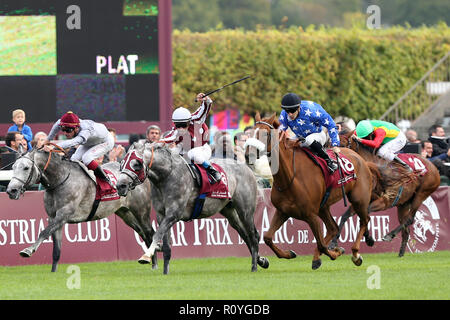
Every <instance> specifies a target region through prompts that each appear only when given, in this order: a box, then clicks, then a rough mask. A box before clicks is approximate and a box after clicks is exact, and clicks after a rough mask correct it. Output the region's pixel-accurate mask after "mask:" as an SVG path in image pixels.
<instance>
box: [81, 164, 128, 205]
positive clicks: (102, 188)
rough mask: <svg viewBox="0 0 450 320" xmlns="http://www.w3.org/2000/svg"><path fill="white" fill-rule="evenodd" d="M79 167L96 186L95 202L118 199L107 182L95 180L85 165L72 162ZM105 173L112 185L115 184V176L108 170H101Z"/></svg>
mask: <svg viewBox="0 0 450 320" xmlns="http://www.w3.org/2000/svg"><path fill="white" fill-rule="evenodd" d="M74 162H76V163H78V164H79V165H80V167H81V168H82V169H83V171H84V172H85V173H86V174H87V176H88V177H89V178H91V179H92V181H94V182H95V186H96V193H95V200H96V201H100V202H101V201H111V200H118V199H120V196H119V193H118V192H117V189H116V188H112V187H111V186H110V185H109V183H108V182H106V181H103V180H101V179H99V178H97V177H96V176H95V175H94V173H93V171H91V170H89V169H88V168H87V167H86V165H85V164H84V163H83V162H81V161H74ZM103 170H104V171H105V173H106V174H107V175H108V177H109V179H110V180H111V181H112V183H113V184H114V185H116V184H117V178H116V176H115V175H114V174H113V173H112V172H111V171H109V170H106V169H103Z"/></svg>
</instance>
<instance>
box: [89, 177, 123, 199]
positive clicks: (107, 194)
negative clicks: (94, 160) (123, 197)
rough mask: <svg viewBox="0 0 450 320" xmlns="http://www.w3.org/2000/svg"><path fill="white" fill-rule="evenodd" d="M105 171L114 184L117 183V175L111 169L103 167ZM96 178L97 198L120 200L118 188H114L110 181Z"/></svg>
mask: <svg viewBox="0 0 450 320" xmlns="http://www.w3.org/2000/svg"><path fill="white" fill-rule="evenodd" d="M103 171H105V173H106V174H107V175H108V177H109V179H110V180H111V181H112V183H113V184H114V185H116V184H117V179H116V176H115V175H114V174H113V173H112V172H111V171H109V170H106V169H103ZM95 178H96V180H97V181H96V182H97V186H96V190H97V192H96V194H95V200H100V201H111V200H118V199H120V196H119V193H118V192H117V189H116V188H113V187H111V186H110V185H109V183H108V182H106V181H104V180H102V179H99V178H98V177H95Z"/></svg>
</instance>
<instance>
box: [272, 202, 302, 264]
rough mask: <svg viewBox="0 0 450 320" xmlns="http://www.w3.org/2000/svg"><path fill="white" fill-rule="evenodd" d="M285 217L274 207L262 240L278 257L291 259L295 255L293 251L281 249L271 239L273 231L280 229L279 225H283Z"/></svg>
mask: <svg viewBox="0 0 450 320" xmlns="http://www.w3.org/2000/svg"><path fill="white" fill-rule="evenodd" d="M287 219H288V217H287V216H286V215H284V214H283V213H282V212H281V211H279V210H278V209H276V210H275V214H274V215H273V218H272V221H270V227H269V230H267V232H266V233H264V242H265V243H266V245H268V246H269V248H270V249H272V251H273V252H274V253H275V254H276V255H277V257H278V258H285V259H292V258H295V257H296V256H297V254H296V253H295V252H294V251H292V250H289V251H286V250H281V249H280V248H278V247H277V246H276V245H275V244H274V243H273V241H272V239H273V235H274V234H275V232H276V231H277V230H278V229H280V227H281V226H282V225H283V223H285V222H286V220H287Z"/></svg>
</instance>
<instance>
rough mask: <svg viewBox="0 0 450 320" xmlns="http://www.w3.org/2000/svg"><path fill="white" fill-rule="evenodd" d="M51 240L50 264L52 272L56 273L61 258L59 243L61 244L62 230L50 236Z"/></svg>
mask: <svg viewBox="0 0 450 320" xmlns="http://www.w3.org/2000/svg"><path fill="white" fill-rule="evenodd" d="M52 240H53V262H52V272H56V269H57V267H58V261H59V258H60V257H61V242H62V228H60V229H58V230H56V231H55V232H54V233H53V234H52Z"/></svg>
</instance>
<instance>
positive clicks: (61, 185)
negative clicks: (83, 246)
mask: <svg viewBox="0 0 450 320" xmlns="http://www.w3.org/2000/svg"><path fill="white" fill-rule="evenodd" d="M103 168H105V169H107V170H109V171H111V172H112V173H113V174H114V175H115V176H118V174H119V163H117V162H115V163H114V162H112V163H107V164H105V165H104V166H103ZM39 182H41V183H42V185H43V186H44V187H45V193H44V207H45V211H46V212H47V214H48V217H49V219H48V226H47V227H46V228H45V229H44V230H43V231H42V232H41V233H40V234H39V237H38V239H37V241H36V242H35V243H34V244H33V245H31V246H30V247H28V248H26V249H24V250H22V251H21V252H20V255H21V256H22V257H30V256H31V255H32V254H33V253H34V252H35V251H36V250H37V249H38V247H39V246H40V245H41V243H42V242H43V241H44V240H46V239H47V238H48V237H49V236H52V239H53V264H52V272H55V271H56V268H57V264H58V261H59V258H60V251H61V240H62V227H63V226H64V224H66V223H80V222H85V221H87V220H97V219H102V218H105V217H107V216H109V215H110V214H111V213H116V214H117V215H118V216H119V217H121V218H122V219H123V221H124V222H125V223H126V224H127V225H128V226H130V227H131V228H133V229H134V230H135V231H136V232H137V233H138V234H139V235H140V237H141V238H142V239H143V240H144V241H145V244H146V245H147V247H149V246H150V244H151V242H152V237H153V234H154V230H153V228H152V226H151V223H150V212H151V199H150V197H149V194H150V183H149V182H148V181H147V182H145V183H143V184H141V185H140V186H139V187H137V188H136V189H135V190H133V191H132V192H130V193H129V194H128V196H127V197H121V198H119V199H118V200H110V201H102V202H100V203H99V204H98V208H97V210H96V212H95V214H94V215H93V216H92V213H93V210H92V208H93V204H94V200H95V196H96V184H95V183H94V180H93V179H92V178H90V177H89V176H88V174H87V173H86V172H85V171H84V169H82V167H81V166H80V164H79V163H77V162H73V161H70V160H66V159H63V157H61V156H60V155H59V154H56V153H53V152H50V153H49V152H46V151H40V150H33V151H31V152H29V153H27V154H25V155H23V156H22V157H20V158H18V159H17V160H16V162H15V163H14V165H13V178H12V179H11V181H10V183H9V184H8V188H7V191H6V192H7V193H8V195H9V197H10V198H11V199H14V200H18V199H19V197H20V195H21V194H22V193H23V192H25V188H26V187H28V186H30V185H33V184H36V183H39ZM91 210H92V211H91ZM88 218H89V219H88ZM152 263H153V267H154V268H156V266H157V261H156V257H155V259H154V260H152Z"/></svg>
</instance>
